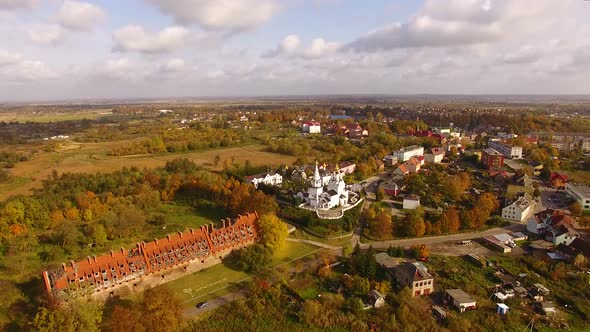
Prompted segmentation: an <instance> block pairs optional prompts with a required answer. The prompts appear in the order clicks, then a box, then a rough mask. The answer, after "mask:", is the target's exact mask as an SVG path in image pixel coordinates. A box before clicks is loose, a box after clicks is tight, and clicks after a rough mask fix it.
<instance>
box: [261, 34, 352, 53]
mask: <svg viewBox="0 0 590 332" xmlns="http://www.w3.org/2000/svg"><path fill="white" fill-rule="evenodd" d="M340 45H341V44H340V43H337V42H328V41H325V40H324V39H323V38H315V39H314V40H312V42H311V45H310V46H309V47H308V48H306V49H304V50H301V48H300V46H301V40H300V39H299V36H297V35H288V36H287V37H285V38H284V39H283V40H282V41H281V42H280V43H279V45H277V47H275V48H274V49H272V50H270V51H267V52H265V53H264V54H262V57H264V58H272V57H277V56H285V57H291V58H304V59H317V58H321V57H322V56H325V55H328V54H331V53H334V52H335V51H336V50H337V49H338V48H339V47H340Z"/></svg>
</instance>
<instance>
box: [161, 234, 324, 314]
mask: <svg viewBox="0 0 590 332" xmlns="http://www.w3.org/2000/svg"><path fill="white" fill-rule="evenodd" d="M318 250H319V249H317V248H316V247H314V246H312V245H308V244H305V243H294V242H285V245H284V247H283V248H281V249H280V250H278V251H277V252H275V254H274V255H273V260H272V265H271V266H272V267H273V268H274V267H277V266H279V265H287V264H290V263H291V261H293V260H296V259H297V258H300V257H302V256H305V255H308V254H311V253H312V252H314V251H318ZM252 277H254V275H253V274H249V273H246V272H242V271H236V270H232V269H230V268H228V267H226V266H225V265H223V264H218V265H215V266H213V267H211V268H208V269H206V270H203V271H199V272H196V273H193V274H191V275H188V276H186V277H183V278H181V279H177V280H175V281H172V282H170V283H167V284H166V287H168V288H170V289H172V290H173V291H174V292H175V293H176V295H177V296H178V298H179V299H181V300H182V301H183V302H184V304H185V306H186V307H192V306H194V305H195V304H196V303H198V302H203V301H208V300H210V299H213V298H216V297H218V296H221V295H224V294H227V293H229V292H231V291H235V290H237V289H239V288H241V287H243V285H240V283H242V282H244V281H247V280H248V279H251V278H252Z"/></svg>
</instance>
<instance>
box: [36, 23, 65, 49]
mask: <svg viewBox="0 0 590 332" xmlns="http://www.w3.org/2000/svg"><path fill="white" fill-rule="evenodd" d="M28 32H29V39H30V40H31V41H32V42H34V43H35V44H40V45H51V44H55V43H57V42H58V41H59V40H61V38H62V37H63V29H62V28H61V27H60V26H59V25H56V24H34V25H32V26H31V27H30V28H29V31H28Z"/></svg>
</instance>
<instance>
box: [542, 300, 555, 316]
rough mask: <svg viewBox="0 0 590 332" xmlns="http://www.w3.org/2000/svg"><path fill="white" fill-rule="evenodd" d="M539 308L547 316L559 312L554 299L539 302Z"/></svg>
mask: <svg viewBox="0 0 590 332" xmlns="http://www.w3.org/2000/svg"><path fill="white" fill-rule="evenodd" d="M539 310H540V311H541V313H543V314H544V315H545V316H554V315H556V314H557V309H556V308H555V304H554V303H553V302H552V301H545V302H541V303H540V304H539Z"/></svg>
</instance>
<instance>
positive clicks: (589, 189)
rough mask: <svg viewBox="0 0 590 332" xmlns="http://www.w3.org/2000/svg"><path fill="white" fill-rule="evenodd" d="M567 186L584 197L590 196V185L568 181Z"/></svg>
mask: <svg viewBox="0 0 590 332" xmlns="http://www.w3.org/2000/svg"><path fill="white" fill-rule="evenodd" d="M567 186H568V187H570V188H571V189H573V190H574V191H576V192H577V193H578V194H580V195H582V196H584V197H590V186H585V185H580V184H573V183H568V184H567Z"/></svg>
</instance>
